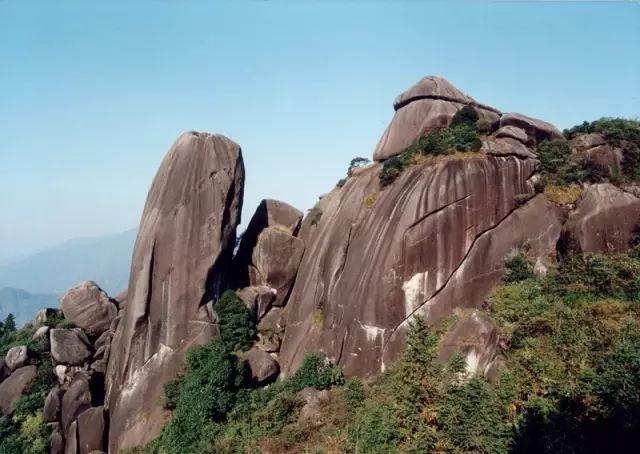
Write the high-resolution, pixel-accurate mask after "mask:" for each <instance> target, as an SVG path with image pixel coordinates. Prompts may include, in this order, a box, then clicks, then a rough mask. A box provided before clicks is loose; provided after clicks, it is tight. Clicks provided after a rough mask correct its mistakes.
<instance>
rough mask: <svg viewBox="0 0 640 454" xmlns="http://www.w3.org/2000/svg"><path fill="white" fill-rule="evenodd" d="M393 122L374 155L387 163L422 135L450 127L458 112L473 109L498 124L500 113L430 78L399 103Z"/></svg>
mask: <svg viewBox="0 0 640 454" xmlns="http://www.w3.org/2000/svg"><path fill="white" fill-rule="evenodd" d="M393 105H394V108H395V110H396V113H395V115H394V116H393V119H392V120H391V123H390V124H389V126H388V127H387V129H386V131H385V132H384V134H383V135H382V138H381V139H380V141H379V142H378V145H377V147H376V149H375V152H374V154H373V159H374V160H376V161H384V160H385V159H388V158H390V157H392V156H395V155H397V154H400V153H401V152H402V151H403V150H404V149H405V148H406V147H408V146H409V145H411V144H412V143H413V142H414V141H416V140H417V139H418V138H419V137H420V136H421V135H423V134H426V133H427V132H429V131H432V130H434V129H440V128H444V127H446V126H448V125H449V124H450V123H451V121H452V120H453V116H454V115H455V114H456V112H457V111H458V110H460V109H462V108H463V107H464V106H472V107H473V108H474V109H475V110H476V111H477V112H478V115H479V116H480V118H484V119H486V120H488V121H489V122H490V123H498V121H499V119H500V111H499V110H497V109H494V108H493V107H489V106H485V105H483V104H480V103H478V102H476V101H475V100H474V99H473V98H471V97H470V96H468V95H465V94H464V93H462V92H461V91H460V90H458V89H457V88H455V87H454V86H453V85H451V84H450V83H449V82H448V81H446V80H445V79H443V78H441V77H436V76H427V77H424V78H423V79H421V80H420V81H418V82H417V83H416V84H415V85H413V86H412V87H411V88H409V89H408V90H407V91H405V92H404V93H402V94H400V95H399V96H398V97H397V98H396V100H395V102H394V104H393Z"/></svg>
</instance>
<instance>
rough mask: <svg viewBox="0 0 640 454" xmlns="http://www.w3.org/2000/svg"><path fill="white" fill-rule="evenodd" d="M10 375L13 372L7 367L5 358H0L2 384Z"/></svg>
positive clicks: (0, 379) (0, 380)
mask: <svg viewBox="0 0 640 454" xmlns="http://www.w3.org/2000/svg"><path fill="white" fill-rule="evenodd" d="M9 375H11V371H10V370H9V368H8V367H7V363H6V362H5V361H4V358H0V382H2V381H4V379H5V378H7V377H8V376H9Z"/></svg>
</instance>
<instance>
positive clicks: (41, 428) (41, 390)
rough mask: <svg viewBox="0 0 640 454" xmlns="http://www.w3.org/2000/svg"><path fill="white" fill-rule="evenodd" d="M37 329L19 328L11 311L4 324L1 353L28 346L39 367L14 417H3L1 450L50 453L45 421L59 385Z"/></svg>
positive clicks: (17, 453)
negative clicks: (48, 404) (46, 403)
mask: <svg viewBox="0 0 640 454" xmlns="http://www.w3.org/2000/svg"><path fill="white" fill-rule="evenodd" d="M34 332H35V328H34V327H32V326H30V325H27V326H26V327H24V328H22V329H16V326H15V321H14V319H13V316H11V314H10V315H9V316H8V317H7V319H5V321H4V322H2V323H0V356H4V355H6V352H7V351H8V350H9V349H10V348H12V347H15V346H18V345H26V346H27V349H28V355H29V359H28V364H32V365H35V366H36V367H37V375H36V378H35V380H34V381H33V382H32V383H31V384H30V385H29V387H28V388H27V390H26V392H25V393H24V395H23V396H22V397H21V398H20V399H19V400H18V402H17V404H16V406H15V409H14V411H13V414H12V415H11V416H0V453H3V454H23V453H24V454H36V453H37V454H41V453H43V452H46V448H47V439H48V437H49V428H48V427H47V426H46V424H45V423H44V422H43V420H42V407H43V406H44V399H45V397H46V395H47V393H48V392H49V391H50V390H51V388H52V387H53V386H54V385H55V381H56V380H55V376H54V375H53V370H52V367H51V360H50V358H49V355H48V354H47V353H46V349H45V348H44V346H43V345H42V344H41V343H40V342H39V341H34V340H32V336H33V333H34Z"/></svg>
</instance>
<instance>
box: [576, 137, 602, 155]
mask: <svg viewBox="0 0 640 454" xmlns="http://www.w3.org/2000/svg"><path fill="white" fill-rule="evenodd" d="M606 143H607V142H606V140H604V137H603V136H602V135H601V134H580V135H578V136H577V137H575V138H574V139H572V140H571V146H573V147H574V148H575V149H576V150H578V151H585V150H588V149H589V148H593V147H597V146H599V145H605V144H606Z"/></svg>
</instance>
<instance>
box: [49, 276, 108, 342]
mask: <svg viewBox="0 0 640 454" xmlns="http://www.w3.org/2000/svg"><path fill="white" fill-rule="evenodd" d="M60 308H61V309H62V312H63V313H64V317H65V318H66V319H67V320H70V321H71V322H73V323H74V324H75V325H76V326H78V327H80V328H82V329H84V330H85V331H86V332H87V334H89V335H92V336H99V335H100V334H102V333H103V332H104V331H106V330H107V329H108V328H109V325H110V324H111V321H112V320H113V319H114V318H115V317H116V314H117V313H118V308H117V306H116V305H115V304H114V302H113V300H111V299H110V298H109V296H108V295H107V294H106V293H105V292H104V291H103V290H102V289H101V288H100V287H98V285H97V284H96V283H95V282H92V281H83V282H80V283H79V284H77V285H76V286H75V287H73V288H71V289H69V290H68V291H67V292H66V293H64V294H63V295H62V296H61V297H60Z"/></svg>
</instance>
